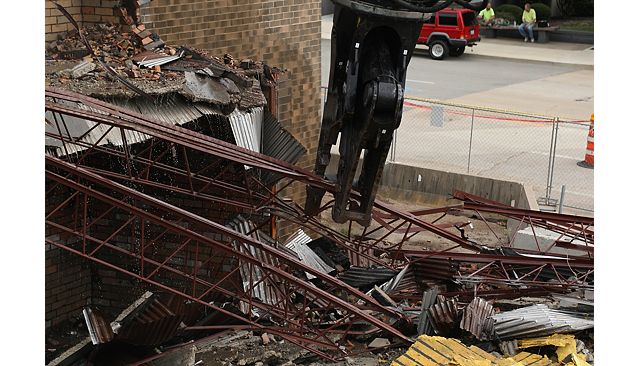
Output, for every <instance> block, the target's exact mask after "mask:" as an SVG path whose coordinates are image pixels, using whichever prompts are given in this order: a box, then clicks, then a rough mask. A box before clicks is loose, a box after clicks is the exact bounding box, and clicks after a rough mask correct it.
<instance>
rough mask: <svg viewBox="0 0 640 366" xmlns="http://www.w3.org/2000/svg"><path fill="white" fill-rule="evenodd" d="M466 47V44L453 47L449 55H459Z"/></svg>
mask: <svg viewBox="0 0 640 366" xmlns="http://www.w3.org/2000/svg"><path fill="white" fill-rule="evenodd" d="M465 48H466V47H465V46H462V47H453V48H451V50H449V56H453V57H458V56H460V55H462V54H463V53H464V49H465Z"/></svg>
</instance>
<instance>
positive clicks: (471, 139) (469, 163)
mask: <svg viewBox="0 0 640 366" xmlns="http://www.w3.org/2000/svg"><path fill="white" fill-rule="evenodd" d="M475 117H476V109H475V108H473V109H471V133H470V134H469V156H468V157H467V174H469V171H470V169H471V143H472V142H473V122H474V120H475Z"/></svg>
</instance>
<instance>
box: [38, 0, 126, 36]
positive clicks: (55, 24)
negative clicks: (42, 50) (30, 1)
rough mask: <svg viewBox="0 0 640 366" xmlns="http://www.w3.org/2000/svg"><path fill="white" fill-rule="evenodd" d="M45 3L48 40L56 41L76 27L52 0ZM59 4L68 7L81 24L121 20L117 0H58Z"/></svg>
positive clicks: (117, 21) (46, 0)
mask: <svg viewBox="0 0 640 366" xmlns="http://www.w3.org/2000/svg"><path fill="white" fill-rule="evenodd" d="M44 4H45V18H44V20H45V22H44V24H45V41H46V42H51V41H54V40H56V38H57V37H58V36H60V35H62V34H63V33H64V32H66V31H70V30H72V29H74V28H73V25H71V23H70V22H69V21H68V20H67V18H66V17H65V16H64V15H62V13H61V12H60V11H59V10H58V8H56V6H55V5H54V4H53V3H52V2H51V1H49V0H45V2H44ZM58 4H60V5H62V6H63V7H64V8H65V9H67V11H68V12H69V14H71V16H73V19H75V21H76V22H77V23H78V24H79V25H80V26H84V25H86V24H91V23H119V22H120V17H119V14H120V12H119V11H118V10H117V9H116V6H117V5H118V1H117V0H58Z"/></svg>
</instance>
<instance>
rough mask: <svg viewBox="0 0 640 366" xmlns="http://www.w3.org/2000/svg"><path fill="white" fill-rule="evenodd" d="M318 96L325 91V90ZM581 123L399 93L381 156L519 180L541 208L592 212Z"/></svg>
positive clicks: (584, 131) (585, 131)
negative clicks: (394, 124) (398, 113)
mask: <svg viewBox="0 0 640 366" xmlns="http://www.w3.org/2000/svg"><path fill="white" fill-rule="evenodd" d="M325 93H326V89H325ZM588 132H589V121H588V120H586V119H585V120H582V121H567V120H562V119H560V118H557V117H546V116H536V115H532V114H527V113H518V112H513V111H503V110H496V109H491V108H484V107H476V106H465V105H459V104H452V103H445V102H439V101H433V100H424V99H418V98H410V97H407V98H405V104H404V109H403V116H402V123H401V124H400V127H399V128H398V130H396V131H395V136H394V142H393V145H392V146H391V150H390V152H389V158H388V159H389V160H390V161H393V162H399V163H403V164H409V165H414V166H422V167H427V168H430V169H437V170H444V171H449V172H454V173H464V174H471V175H477V176H483V177H490V178H494V179H501V180H510V181H516V182H520V183H524V184H526V185H528V186H529V187H531V188H532V189H533V191H534V193H535V194H536V196H537V197H536V198H538V203H539V204H540V206H541V209H547V210H554V211H560V212H564V213H573V214H579V215H587V216H591V215H593V169H591V168H588V167H583V166H581V165H578V163H580V162H582V161H583V160H584V156H585V149H586V143H587V135H588Z"/></svg>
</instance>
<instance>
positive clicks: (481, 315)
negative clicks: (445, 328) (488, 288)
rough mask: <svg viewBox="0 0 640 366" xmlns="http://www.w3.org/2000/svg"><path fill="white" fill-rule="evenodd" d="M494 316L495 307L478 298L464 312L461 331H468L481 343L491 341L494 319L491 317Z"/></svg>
mask: <svg viewBox="0 0 640 366" xmlns="http://www.w3.org/2000/svg"><path fill="white" fill-rule="evenodd" d="M494 314H495V310H494V309H493V305H491V304H490V303H489V302H487V301H486V300H484V299H482V298H479V297H476V298H474V299H473V301H471V303H470V304H469V305H467V306H466V307H465V308H464V310H463V311H462V321H460V329H464V330H466V331H468V332H469V333H471V334H473V335H474V336H475V337H476V338H478V339H479V340H481V341H483V340H488V339H491V337H492V335H493V319H492V318H491V317H492V316H493V315H494Z"/></svg>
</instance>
